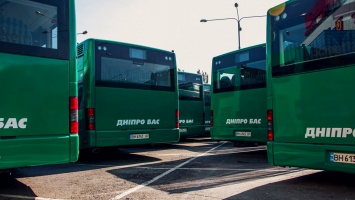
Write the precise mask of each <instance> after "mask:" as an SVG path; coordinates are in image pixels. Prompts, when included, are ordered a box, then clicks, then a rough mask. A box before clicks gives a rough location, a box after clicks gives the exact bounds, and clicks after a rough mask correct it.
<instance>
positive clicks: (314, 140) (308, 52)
mask: <svg viewBox="0 0 355 200" xmlns="http://www.w3.org/2000/svg"><path fill="white" fill-rule="evenodd" d="M354 20H355V2H354V1H353V0H323V1H321V0H298V1H294V0H293V1H287V2H286V3H283V4H281V5H278V6H276V7H274V8H271V9H270V10H269V11H268V15H267V52H268V53H267V71H268V74H267V86H268V87H267V106H268V107H267V108H268V111H267V116H268V140H269V142H268V144H267V149H268V162H269V163H271V164H273V165H276V166H294V167H302V168H310V169H321V170H330V171H341V172H349V173H354V172H355V125H354V119H355V105H354V102H355V92H354V85H355V79H354V77H355V24H354Z"/></svg>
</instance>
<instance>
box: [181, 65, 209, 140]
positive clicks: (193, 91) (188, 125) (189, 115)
mask: <svg viewBox="0 0 355 200" xmlns="http://www.w3.org/2000/svg"><path fill="white" fill-rule="evenodd" d="M178 84H179V109H180V137H181V139H185V138H188V137H195V136H201V135H203V134H204V132H205V120H204V112H205V104H204V95H203V80H202V75H200V74H194V73H189V72H180V71H179V72H178Z"/></svg>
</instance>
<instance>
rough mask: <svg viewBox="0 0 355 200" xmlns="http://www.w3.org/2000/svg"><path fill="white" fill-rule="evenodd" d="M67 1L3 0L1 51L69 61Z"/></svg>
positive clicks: (0, 28)
mask: <svg viewBox="0 0 355 200" xmlns="http://www.w3.org/2000/svg"><path fill="white" fill-rule="evenodd" d="M66 7H68V6H67V1H60V0H54V1H48V2H47V3H46V4H43V3H39V2H35V1H29V0H23V1H18V0H1V1H0V51H2V52H7V53H14V54H23V55H33V56H41V57H51V58H61V59H68V55H69V53H68V51H69V50H68V48H69V47H68V46H69V45H68V44H69V43H68V42H67V41H69V31H68V24H69V20H68V16H66V15H63V14H60V13H64V12H63V9H65V8H66Z"/></svg>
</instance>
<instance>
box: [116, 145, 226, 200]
mask: <svg viewBox="0 0 355 200" xmlns="http://www.w3.org/2000/svg"><path fill="white" fill-rule="evenodd" d="M225 143H227V142H223V143H222V144H220V145H218V146H216V147H214V148H212V149H210V150H208V151H206V152H205V153H202V154H199V155H197V156H195V157H192V158H190V159H189V160H187V161H185V162H183V163H181V164H180V165H177V166H175V167H174V168H171V169H170V170H168V171H166V172H164V173H162V174H160V175H159V176H157V177H155V178H153V179H152V180H150V181H147V182H145V183H143V184H141V185H138V186H136V187H134V188H131V189H129V190H127V191H125V192H123V193H122V194H120V195H118V196H116V197H114V198H112V200H115V199H120V198H122V197H124V196H127V195H129V194H131V193H133V192H136V191H138V190H140V189H142V188H144V187H145V186H147V185H149V184H151V183H154V182H155V181H157V180H159V179H161V178H162V177H164V176H166V175H168V174H170V173H171V172H173V171H175V170H177V169H179V168H181V167H182V166H184V165H186V164H188V163H190V162H191V161H193V160H195V159H196V158H198V157H201V156H204V155H205V154H208V153H209V152H211V151H213V150H215V149H217V148H219V147H221V146H222V145H224V144H225Z"/></svg>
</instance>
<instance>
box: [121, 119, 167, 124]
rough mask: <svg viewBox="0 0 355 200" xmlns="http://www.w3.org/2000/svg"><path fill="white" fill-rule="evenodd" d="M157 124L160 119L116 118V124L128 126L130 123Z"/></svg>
mask: <svg viewBox="0 0 355 200" xmlns="http://www.w3.org/2000/svg"><path fill="white" fill-rule="evenodd" d="M145 122H147V125H159V124H160V119H147V120H145V119H119V120H117V124H116V126H130V125H144V124H145Z"/></svg>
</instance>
